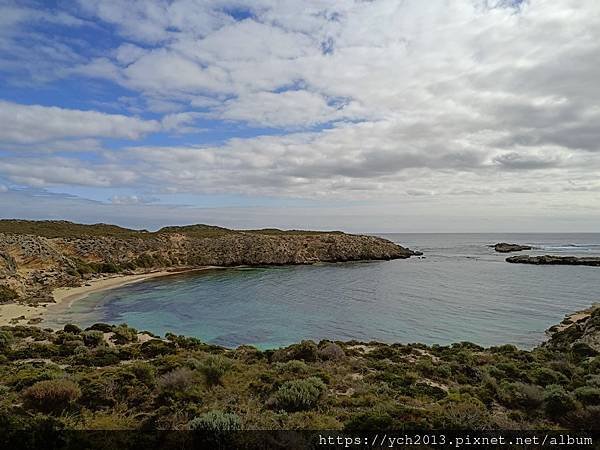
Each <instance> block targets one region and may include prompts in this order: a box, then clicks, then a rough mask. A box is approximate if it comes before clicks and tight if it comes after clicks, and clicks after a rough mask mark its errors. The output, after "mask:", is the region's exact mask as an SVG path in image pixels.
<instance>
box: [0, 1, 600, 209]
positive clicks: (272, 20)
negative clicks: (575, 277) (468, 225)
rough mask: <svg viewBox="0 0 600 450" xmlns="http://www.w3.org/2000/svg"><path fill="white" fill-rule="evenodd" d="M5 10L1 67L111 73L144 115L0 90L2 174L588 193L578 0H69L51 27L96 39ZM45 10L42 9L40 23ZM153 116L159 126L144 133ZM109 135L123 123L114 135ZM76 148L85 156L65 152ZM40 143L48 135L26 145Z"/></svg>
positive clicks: (92, 181)
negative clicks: (91, 44)
mask: <svg viewBox="0 0 600 450" xmlns="http://www.w3.org/2000/svg"><path fill="white" fill-rule="evenodd" d="M13 9H14V8H13ZM57 9H60V8H57ZM14 14H15V13H14V12H13V13H12V15H11V16H6V17H9V18H4V19H2V20H5V21H6V22H7V23H8V22H10V25H9V26H7V27H5V30H4V31H3V32H0V39H3V41H2V42H3V43H4V44H2V46H0V56H2V55H4V56H5V57H4V59H1V58H0V59H1V61H0V70H2V71H3V72H2V73H7V74H13V75H14V74H21V73H22V69H21V67H27V68H28V69H27V70H29V72H28V73H29V76H23V77H22V78H23V79H24V80H26V81H27V82H32V83H36V82H37V83H42V81H47V80H52V79H56V78H57V77H65V78H66V79H67V80H76V81H83V82H87V81H89V80H90V79H92V78H93V79H100V80H105V81H109V82H112V83H115V84H116V85H118V86H119V89H118V92H119V93H118V97H116V98H115V99H114V103H115V104H116V105H118V106H120V107H121V109H119V110H118V111H124V110H125V111H129V112H131V113H133V114H140V115H141V117H152V118H153V120H147V119H144V118H140V117H135V116H128V115H124V114H106V113H101V112H96V111H79V110H72V109H66V108H51V107H47V106H26V105H19V104H17V103H11V102H3V103H1V104H0V119H1V121H0V123H2V124H3V125H4V126H0V141H1V142H2V147H1V148H0V150H4V151H5V152H6V151H10V152H13V153H17V152H18V151H19V149H21V150H22V153H23V156H21V157H17V156H15V155H9V156H11V157H10V158H8V157H5V156H4V155H3V156H2V159H1V160H0V176H2V177H3V179H6V180H10V182H13V183H21V184H23V185H31V186H49V185H52V186H55V185H61V184H63V185H68V184H77V185H90V186H98V187H111V188H114V187H117V186H118V187H122V186H126V187H127V188H128V191H127V192H132V191H133V192H178V193H188V194H236V195H237V194H242V195H252V196H278V197H287V198H298V197H300V198H311V199H312V198H316V199H335V200H336V201H337V200H338V199H340V198H344V199H350V200H357V201H363V200H369V201H372V202H383V201H388V200H389V199H390V198H393V197H397V196H401V198H402V199H403V200H405V199H406V198H410V199H412V200H413V201H417V200H419V201H422V202H433V201H435V200H434V199H436V198H439V197H441V196H446V197H450V196H452V197H453V198H457V197H461V196H465V197H469V196H476V197H478V198H479V197H481V198H488V199H489V198H491V197H492V196H494V195H499V194H502V195H508V194H511V195H530V196H532V197H531V198H533V197H535V198H536V199H539V201H540V202H546V204H549V203H548V202H549V200H548V199H549V198H550V196H548V197H544V196H543V194H545V193H553V194H555V195H562V194H565V195H566V194H568V193H570V194H569V195H572V196H575V195H576V194H575V192H585V193H586V194H589V195H586V196H585V198H584V200H582V202H583V203H581V204H579V203H575V204H577V205H579V206H581V208H587V209H589V208H591V207H593V206H594V201H598V198H597V197H594V195H596V194H594V193H597V192H598V191H597V181H596V180H597V173H598V171H599V170H600V127H598V123H599V122H600V109H599V108H598V105H599V104H600V84H599V83H598V82H597V80H598V78H599V77H600V69H599V68H600V44H599V42H600V39H599V32H598V30H599V29H600V4H599V3H598V2H596V1H593V0H564V1H561V2H552V1H550V0H530V1H527V2H515V1H504V0H502V1H500V0H498V1H488V0H463V1H455V2H447V1H442V0H433V1H430V2H421V1H417V0H407V1H403V2H398V1H396V0H375V1H369V2H356V1H351V0H342V1H340V2H335V3H331V2H322V1H315V2H274V1H272V0H257V1H255V2H251V3H250V4H248V2H246V4H242V3H240V2H238V1H234V0H231V1H228V0H215V1H210V2H204V1H195V0H173V1H171V0H169V1H167V0H164V1H163V0H155V1H149V0H148V1H146V0H144V1H142V0H139V1H132V2H117V1H111V0H100V1H91V0H80V1H79V2H78V6H76V7H75V6H74V7H70V9H68V10H67V11H66V12H64V14H65V15H63V16H60V17H63V19H64V21H63V22H62V23H60V26H63V27H65V28H69V29H71V28H72V27H84V26H88V25H87V24H89V23H93V24H94V26H97V27H100V28H102V29H104V30H109V32H111V33H113V34H114V36H112V37H113V38H114V39H113V40H110V44H109V45H108V47H109V48H99V49H97V50H94V51H91V50H82V49H83V48H84V47H85V46H82V45H81V43H79V44H76V43H74V42H72V41H71V40H68V39H62V38H60V39H59V38H50V39H46V41H49V42H48V45H47V46H46V47H44V46H43V45H41V43H42V42H43V39H42V38H44V37H46V38H48V36H46V35H44V34H43V30H40V29H39V28H36V27H35V26H33V25H31V23H32V22H31V21H30V20H29V19H27V20H25V19H19V18H14V17H15V15H14ZM27 14H29V15H31V14H32V12H31V11H28V12H27ZM60 14H61V12H59V11H52V14H49V17H53V18H54V19H52V20H56V23H57V26H58V25H59V24H58V21H60V20H63V19H59V18H58V17H59V15H60ZM10 17H13V18H10ZM71 18H73V20H71ZM40 20H42V19H39V18H38V19H35V20H33V24H34V25H35V24H36V23H39V21H40ZM30 28H32V30H30ZM28 31H33V32H34V33H33V34H32V39H31V42H32V44H31V46H33V45H34V44H35V46H36V47H38V49H36V50H35V51H34V52H33V53H32V56H31V58H30V61H21V60H18V59H15V57H14V56H15V55H14V52H15V51H18V52H23V51H25V53H24V54H27V53H26V49H24V48H23V46H22V45H21V44H19V42H21V41H22V40H23V39H22V37H23V36H24V35H26V33H27V32H28ZM67 34H68V33H67ZM15 36H18V38H17V37H15ZM79 38H80V39H81V40H83V41H85V39H86V37H85V36H83V35H81V36H79ZM19 45H21V46H20V47H19ZM21 59H22V57H21ZM13 61H17V62H16V63H14V62H13ZM15 76H16V75H15ZM17 78H18V77H17ZM123 88H124V89H126V90H127V92H126V94H123ZM150 113H154V114H150ZM200 129H201V130H200ZM205 130H206V131H205ZM198 131H203V133H202V134H201V135H199V136H196V135H194V136H190V137H189V138H188V137H186V139H185V140H184V139H182V138H181V137H180V136H179V135H180V134H182V133H197V132H198ZM153 133H162V136H160V139H156V140H151V139H147V140H143V139H145V138H148V137H149V135H151V134H153ZM236 133H237V134H239V137H237V138H236V137H234V138H230V137H231V136H232V135H236ZM109 138H119V139H128V140H130V142H129V143H127V144H123V145H118V146H116V147H118V148H116V149H113V147H111V146H108V145H105V144H106V143H105V142H104V139H109ZM80 147H85V148H89V149H92V148H93V149H96V150H95V151H96V152H97V153H98V155H94V158H91V157H90V158H81V157H80V156H79V155H78V154H77V153H78V152H77V149H78V148H80ZM105 147H108V148H111V149H107V148H105ZM44 148H46V150H45V151H46V152H48V153H51V152H59V151H60V152H64V153H65V154H63V155H62V158H59V159H57V158H52V157H50V156H49V155H41V157H40V155H39V154H36V155H34V156H35V157H33V156H32V153H34V152H37V153H40V152H43V151H44V150H43V149H44ZM69 151H73V153H72V155H69V154H66V152H69ZM42 167H45V168H46V169H48V168H51V169H54V168H56V170H47V172H51V173H43V170H42ZM29 168H30V169H31V170H29ZM28 170H29V172H28ZM563 200H564V199H563ZM567 203H568V202H567ZM146 206H148V205H146ZM140 207H141V205H140ZM463 207H464V208H467V209H468V208H471V207H472V205H471V203H470V202H469V201H466V202H465V203H464V204H463Z"/></svg>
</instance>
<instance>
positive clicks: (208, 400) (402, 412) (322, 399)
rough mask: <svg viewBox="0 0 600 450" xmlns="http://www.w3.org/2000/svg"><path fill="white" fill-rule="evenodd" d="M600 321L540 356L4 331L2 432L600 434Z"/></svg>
mask: <svg viewBox="0 0 600 450" xmlns="http://www.w3.org/2000/svg"><path fill="white" fill-rule="evenodd" d="M599 324H600V309H599V308H598V307H594V308H592V309H590V310H588V311H584V312H582V313H579V314H576V315H574V316H573V317H572V318H571V319H567V320H565V321H564V322H563V323H562V324H560V325H557V326H556V327H554V328H553V329H552V333H553V336H552V338H551V339H550V340H549V341H548V342H547V343H546V344H544V345H542V346H540V347H538V348H536V349H533V350H532V351H524V350H519V349H517V348H516V347H514V346H512V345H502V346H498V347H491V348H487V349H486V348H482V347H480V346H478V345H475V344H472V343H468V342H462V343H456V344H453V345H450V346H435V345H434V346H426V345H422V344H408V345H403V344H393V345H388V344H381V343H376V342H369V343H364V342H331V341H322V342H319V343H315V342H311V341H303V342H301V343H298V344H295V345H292V346H289V347H287V348H282V349H279V350H274V351H273V350H268V351H260V350H257V349H255V348H253V347H249V346H242V347H239V348H237V349H234V350H229V349H225V348H222V347H218V346H213V345H208V344H205V343H203V342H201V341H199V340H198V339H195V338H188V337H184V336H175V335H167V336H166V337H165V338H159V337H157V336H150V335H149V334H148V333H138V332H137V331H136V330H134V329H132V328H130V327H128V326H126V325H119V326H111V325H106V324H96V325H93V326H92V327H90V328H88V329H87V330H81V329H79V328H78V327H77V326H75V325H67V326H65V328H64V330H60V331H54V332H53V331H50V330H42V329H40V328H36V327H27V326H14V327H0V392H2V396H1V398H0V424H4V426H5V429H7V430H12V431H15V430H23V429H25V430H28V431H29V432H31V431H35V430H39V429H42V428H44V427H45V428H44V429H47V428H49V427H52V428H53V429H112V430H116V429H145V430H154V429H178V430H186V429H196V430H208V431H215V430H228V429H309V430H311V429H312V430H315V429H328V430H338V429H344V430H346V431H357V430H371V431H372V430H380V431H381V430H387V429H393V430H401V429H409V430H410V429H420V430H426V429H447V430H498V429H500V430H507V429H512V430H535V429H544V430H548V429H555V428H557V427H558V428H561V429H592V430H595V429H597V427H598V424H599V423H600V356H598V354H599V353H598V352H599V351H600V345H599V344H598V343H599V342H600V341H599V340H598V336H599V335H600V327H599ZM7 436H8V435H7ZM224 448H226V447H224ZM229 448H234V447H229Z"/></svg>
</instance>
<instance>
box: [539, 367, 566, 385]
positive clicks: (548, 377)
mask: <svg viewBox="0 0 600 450" xmlns="http://www.w3.org/2000/svg"><path fill="white" fill-rule="evenodd" d="M531 378H532V379H533V381H535V383H536V384H539V385H540V386H548V385H549V384H563V383H567V382H568V381H569V380H568V379H567V377H566V376H564V375H563V374H562V373H560V372H557V371H556V370H552V369H549V368H547V367H539V368H537V369H535V370H533V371H532V372H531Z"/></svg>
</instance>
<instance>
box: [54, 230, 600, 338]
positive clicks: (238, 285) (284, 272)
mask: <svg viewBox="0 0 600 450" xmlns="http://www.w3.org/2000/svg"><path fill="white" fill-rule="evenodd" d="M381 236H382V237H385V238H387V239H390V240H392V241H394V242H397V243H399V244H401V245H405V246H408V247H410V248H411V249H414V250H420V251H422V252H423V253H424V255H423V257H421V258H419V257H413V258H410V259H406V260H394V261H378V262H356V263H340V264H319V265H311V266H286V267H268V268H240V269H219V270H209V271H204V272H197V273H192V274H182V275H173V276H169V277H164V278H156V279H151V280H148V281H144V282H141V283H136V284H131V285H127V286H124V287H121V288H116V289H112V290H108V291H104V292H99V293H95V294H92V295H90V296H89V297H87V298H85V299H82V300H80V301H77V302H75V303H74V304H73V305H72V306H71V307H69V308H67V309H65V308H63V309H56V310H54V311H55V312H53V313H52V314H51V315H50V316H49V317H48V323H49V324H52V325H60V324H64V323H68V322H73V323H79V324H82V325H90V324H92V323H95V322H108V323H124V322H125V323H128V324H129V325H131V326H133V327H135V328H137V329H139V330H149V331H151V332H153V333H156V334H161V335H163V334H164V333H166V332H172V333H175V334H184V335H187V336H196V337H198V338H200V339H202V340H204V341H206V342H210V343H215V344H219V345H224V346H228V347H235V346H238V345H241V344H250V345H255V346H257V347H260V348H274V347H279V346H283V345H287V344H291V343H294V342H298V341H300V340H303V339H313V340H320V339H332V340H352V339H355V340H359V341H372V340H374V341H382V342H389V343H391V342H402V343H409V342H422V343H426V344H436V343H437V344H449V343H452V342H459V341H470V342H474V343H477V344H480V345H483V346H491V345H497V344H505V343H511V344H515V345H517V346H519V347H521V348H531V347H533V346H535V345H537V344H538V343H539V342H541V341H542V340H543V338H544V331H545V330H546V329H547V328H548V327H549V326H551V325H553V324H555V323H558V322H560V321H561V320H562V318H563V316H564V315H565V314H567V313H570V312H573V311H576V310H578V309H582V308H586V307H588V306H590V305H591V304H592V303H594V302H600V268H599V267H584V266H534V265H522V264H509V263H507V262H505V261H504V259H505V258H506V257H507V255H506V254H500V253H496V252H494V250H493V249H492V248H490V247H489V245H491V244H494V243H496V242H501V241H505V242H514V243H519V244H529V245H532V246H534V247H536V249H535V250H533V251H528V252H523V253H526V254H532V255H535V254H555V255H579V256H600V234H505V235H502V234H387V235H381ZM516 254H519V253H516Z"/></svg>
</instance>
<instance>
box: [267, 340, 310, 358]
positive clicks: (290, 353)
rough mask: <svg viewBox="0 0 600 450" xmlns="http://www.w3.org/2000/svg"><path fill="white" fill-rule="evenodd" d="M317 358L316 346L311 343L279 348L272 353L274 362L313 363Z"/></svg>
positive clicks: (304, 342)
mask: <svg viewBox="0 0 600 450" xmlns="http://www.w3.org/2000/svg"><path fill="white" fill-rule="evenodd" d="M317 357H318V350H317V344H315V343H314V342H313V341H302V342H300V343H299V344H294V345H290V346H289V347H286V348H280V349H279V350H277V351H275V352H274V353H273V357H272V359H273V361H275V362H284V361H291V360H292V359H297V360H301V361H308V362H314V361H316V360H317Z"/></svg>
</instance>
